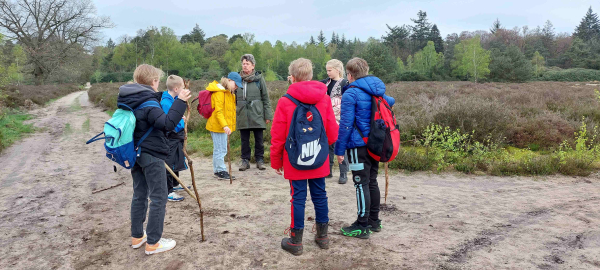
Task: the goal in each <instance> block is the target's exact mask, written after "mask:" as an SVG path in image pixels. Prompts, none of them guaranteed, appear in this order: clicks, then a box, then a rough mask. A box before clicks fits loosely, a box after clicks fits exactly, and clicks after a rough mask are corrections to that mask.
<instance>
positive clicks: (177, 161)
mask: <svg viewBox="0 0 600 270" xmlns="http://www.w3.org/2000/svg"><path fill="white" fill-rule="evenodd" d="M183 88H184V84H183V78H181V77H179V76H177V75H169V77H167V91H164V92H163V94H162V98H161V100H160V106H161V107H162V109H163V111H164V112H165V113H169V110H170V109H171V106H172V105H173V102H175V100H176V99H177V96H178V95H179V93H180V92H181V90H183ZM184 128H185V116H184V117H183V118H182V119H181V121H179V123H177V126H176V127H175V130H173V131H169V132H167V133H166V135H167V145H168V146H169V155H168V156H167V159H165V162H166V163H167V164H168V165H169V166H170V167H171V170H173V172H175V175H177V177H179V172H180V171H183V170H186V169H187V164H186V163H185V156H184V154H183V141H184V139H185V131H184ZM190 188H191V187H190ZM167 189H168V193H169V195H168V197H167V199H168V200H169V201H170V202H179V201H183V196H181V195H179V194H177V193H175V191H180V190H183V187H181V186H180V185H179V183H177V180H175V178H174V177H173V176H172V175H171V173H169V172H168V171H167Z"/></svg>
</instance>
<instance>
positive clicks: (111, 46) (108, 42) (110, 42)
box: [106, 38, 117, 50]
mask: <svg viewBox="0 0 600 270" xmlns="http://www.w3.org/2000/svg"><path fill="white" fill-rule="evenodd" d="M116 46H117V45H116V44H115V42H114V41H113V40H112V38H109V39H108V41H107V42H106V48H109V49H111V50H112V49H114V48H115V47H116Z"/></svg>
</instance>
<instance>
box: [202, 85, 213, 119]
mask: <svg viewBox="0 0 600 270" xmlns="http://www.w3.org/2000/svg"><path fill="white" fill-rule="evenodd" d="M211 96H212V92H210V91H208V90H202V91H200V93H198V112H199V113H200V115H202V117H204V118H206V119H208V118H210V116H211V115H212V113H213V111H215V109H214V108H213V107H212V104H211V101H210V98H211Z"/></svg>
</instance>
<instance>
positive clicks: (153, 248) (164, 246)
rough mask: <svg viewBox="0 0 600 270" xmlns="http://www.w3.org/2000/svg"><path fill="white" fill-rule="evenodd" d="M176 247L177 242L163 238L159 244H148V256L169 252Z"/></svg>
mask: <svg viewBox="0 0 600 270" xmlns="http://www.w3.org/2000/svg"><path fill="white" fill-rule="evenodd" d="M175 245H176V243H175V240H173V239H167V238H161V239H160V240H158V243H156V244H154V245H149V244H148V243H146V255H152V254H155V253H161V252H165V251H169V250H171V249H173V248H175Z"/></svg>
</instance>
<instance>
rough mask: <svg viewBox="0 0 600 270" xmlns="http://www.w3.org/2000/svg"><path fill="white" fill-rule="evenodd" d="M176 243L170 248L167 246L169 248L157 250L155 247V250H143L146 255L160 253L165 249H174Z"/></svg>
mask: <svg viewBox="0 0 600 270" xmlns="http://www.w3.org/2000/svg"><path fill="white" fill-rule="evenodd" d="M176 245H177V243H175V245H174V246H172V247H171V248H169V249H163V250H158V249H157V250H155V251H147V250H144V252H146V255H152V254H156V253H161V252H165V251H169V250H171V249H174V248H175V246H176Z"/></svg>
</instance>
